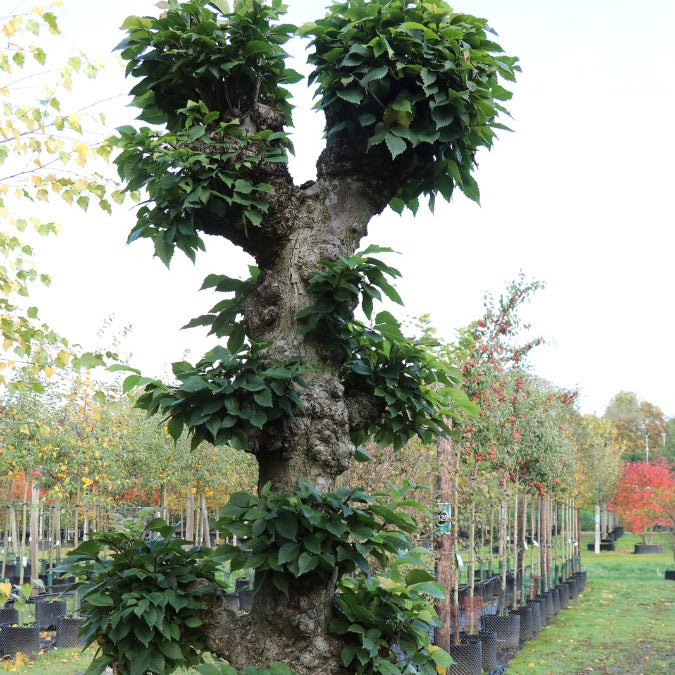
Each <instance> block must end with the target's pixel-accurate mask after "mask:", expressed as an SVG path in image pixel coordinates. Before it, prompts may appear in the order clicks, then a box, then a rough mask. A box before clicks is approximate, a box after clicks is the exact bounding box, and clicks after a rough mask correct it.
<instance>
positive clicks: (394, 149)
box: [384, 133, 407, 159]
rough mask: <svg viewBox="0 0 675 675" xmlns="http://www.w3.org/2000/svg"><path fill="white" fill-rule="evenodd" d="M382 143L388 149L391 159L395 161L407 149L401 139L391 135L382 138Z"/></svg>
mask: <svg viewBox="0 0 675 675" xmlns="http://www.w3.org/2000/svg"><path fill="white" fill-rule="evenodd" d="M384 142H385V143H386V145H387V148H388V149H389V152H390V154H391V158H392V159H396V157H398V156H399V155H400V154H402V153H403V152H405V150H406V148H407V145H406V142H405V141H404V140H403V139H402V138H399V137H398V136H395V135H394V134H392V133H388V134H387V135H386V136H385V137H384Z"/></svg>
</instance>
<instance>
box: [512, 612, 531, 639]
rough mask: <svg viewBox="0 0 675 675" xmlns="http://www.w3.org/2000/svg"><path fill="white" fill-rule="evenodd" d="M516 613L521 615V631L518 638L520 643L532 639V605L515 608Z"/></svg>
mask: <svg viewBox="0 0 675 675" xmlns="http://www.w3.org/2000/svg"><path fill="white" fill-rule="evenodd" d="M513 613H514V614H518V615H519V616H520V632H519V635H518V640H519V642H520V644H523V643H524V642H527V641H528V640H531V639H532V607H529V606H528V605H525V606H524V607H519V608H518V609H516V610H514V612H513Z"/></svg>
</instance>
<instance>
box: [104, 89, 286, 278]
mask: <svg viewBox="0 0 675 675" xmlns="http://www.w3.org/2000/svg"><path fill="white" fill-rule="evenodd" d="M181 112H184V113H185V114H186V117H185V119H184V120H183V121H184V126H183V127H182V128H180V129H177V130H176V131H167V132H163V131H158V130H155V129H150V128H149V127H142V128H141V129H139V130H136V129H135V128H134V127H131V126H126V127H121V128H120V129H118V133H119V136H118V137H117V138H116V140H115V142H116V144H117V145H118V147H120V148H121V152H120V154H119V155H118V157H117V158H116V159H115V164H116V165H117V168H118V172H119V174H120V177H121V178H122V179H123V180H125V181H126V182H127V187H126V189H127V190H128V191H135V190H138V189H140V188H145V190H146V191H147V196H148V200H147V202H145V203H144V204H143V205H142V206H141V208H140V209H139V210H138V213H137V217H136V225H135V227H134V228H133V229H132V231H131V233H130V235H129V242H132V241H135V240H136V239H139V238H149V239H151V240H152V241H153V243H154V246H155V255H157V257H159V258H160V260H162V261H163V262H164V263H165V264H166V265H168V264H169V262H170V261H171V258H172V256H173V252H174V250H175V249H176V248H178V249H180V250H181V251H183V252H184V253H185V254H186V255H187V256H188V257H189V258H190V259H191V260H193V261H194V258H195V253H196V252H197V251H198V250H203V249H204V243H203V241H202V238H201V234H200V233H201V232H202V231H204V230H205V229H208V228H209V227H211V228H212V227H213V226H214V223H220V227H222V226H223V224H227V223H233V224H235V223H236V224H238V225H239V226H240V227H241V228H242V229H243V230H244V231H246V229H247V228H248V227H251V226H253V227H258V226H260V224H261V222H262V219H263V216H264V214H265V213H267V210H268V204H267V201H266V196H268V195H270V194H273V193H274V192H275V189H274V187H273V186H272V185H271V184H270V183H267V182H265V181H260V180H259V179H258V178H257V177H256V169H257V167H258V166H259V165H260V164H261V163H262V162H271V163H275V162H281V163H285V162H286V161H287V155H286V151H287V150H288V149H290V148H291V144H290V140H289V139H288V136H287V135H286V134H285V133H284V132H282V131H272V130H270V129H265V130H262V131H259V132H258V133H256V134H253V135H251V136H246V135H245V134H244V131H243V130H242V128H241V126H240V125H239V119H238V118H235V119H234V120H231V121H229V122H227V121H219V117H220V113H219V112H217V111H212V110H209V109H208V108H207V107H206V106H205V104H204V103H203V102H201V101H200V102H198V103H195V102H193V101H189V102H188V103H187V107H186V108H184V109H183V110H182V111H181Z"/></svg>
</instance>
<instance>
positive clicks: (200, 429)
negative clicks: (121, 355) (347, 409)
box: [125, 343, 307, 450]
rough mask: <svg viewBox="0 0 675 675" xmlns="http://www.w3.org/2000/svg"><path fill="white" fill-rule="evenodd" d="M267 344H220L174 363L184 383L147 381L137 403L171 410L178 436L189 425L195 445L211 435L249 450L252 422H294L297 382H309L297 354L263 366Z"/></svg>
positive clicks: (254, 424) (170, 428)
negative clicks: (192, 359)
mask: <svg viewBox="0 0 675 675" xmlns="http://www.w3.org/2000/svg"><path fill="white" fill-rule="evenodd" d="M263 346H264V345H262V344H260V343H254V344H253V346H252V347H248V346H244V347H242V348H241V349H239V350H238V351H230V350H229V349H227V348H225V347H216V348H214V349H212V350H211V351H210V352H209V353H208V354H206V355H205V356H204V357H203V358H202V360H201V361H199V363H197V365H196V366H193V365H192V364H190V363H187V362H185V361H183V362H178V363H174V364H173V372H174V375H175V376H176V378H177V379H178V380H179V382H180V384H179V385H178V386H176V387H168V386H167V385H165V384H163V383H161V382H159V381H157V380H154V381H151V382H149V383H148V382H146V381H143V382H142V384H145V385H146V386H145V390H144V393H143V394H141V396H140V397H139V398H138V401H137V403H136V405H137V407H139V408H141V409H142V410H146V411H147V412H148V413H149V414H155V413H160V414H163V415H167V416H168V417H169V418H170V419H169V422H168V431H169V433H170V434H171V436H172V437H173V438H174V439H178V438H179V437H180V435H181V434H182V433H183V429H184V428H185V427H187V428H188V430H189V432H190V433H191V434H192V447H193V448H196V447H197V446H198V445H199V444H200V443H201V442H202V441H208V442H209V443H213V444H214V445H222V444H226V443H229V444H230V445H232V447H234V448H236V449H238V450H245V449H246V448H247V436H246V433H247V431H248V430H250V428H251V427H255V428H257V429H262V428H263V427H264V426H265V425H266V424H267V423H269V422H272V421H276V420H281V422H282V424H284V425H286V424H288V423H295V421H296V417H295V413H297V412H298V411H300V410H302V404H301V402H300V398H299V397H298V392H297V389H296V387H306V386H307V385H306V384H305V382H304V380H303V378H302V373H303V371H304V367H303V366H302V365H301V364H300V362H299V360H298V359H289V360H288V361H285V362H283V363H282V362H280V361H273V362H272V363H271V365H269V366H263V365H262V363H261V361H260V358H259V356H258V352H259V350H260V349H261V348H262V347H263ZM130 377H131V378H136V380H133V381H131V382H129V384H128V386H135V385H136V384H139V382H138V376H136V375H132V376H130ZM127 380H129V378H127ZM126 386H127V383H126V381H125V387H126Z"/></svg>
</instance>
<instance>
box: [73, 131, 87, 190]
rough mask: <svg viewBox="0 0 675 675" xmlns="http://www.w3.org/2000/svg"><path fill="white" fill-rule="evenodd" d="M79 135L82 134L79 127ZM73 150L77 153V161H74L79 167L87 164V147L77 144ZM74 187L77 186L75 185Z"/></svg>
mask: <svg viewBox="0 0 675 675" xmlns="http://www.w3.org/2000/svg"><path fill="white" fill-rule="evenodd" d="M80 133H82V128H81V127H80ZM73 149H74V150H75V152H76V153H77V159H76V160H75V161H76V162H77V163H78V164H79V165H80V166H84V165H85V164H86V162H87V153H88V152H89V146H88V145H87V144H86V143H78V144H77V145H76V146H75V147H74V148H73ZM78 182H79V181H78ZM85 184H86V181H85ZM76 185H77V183H76ZM80 189H81V188H80Z"/></svg>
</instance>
